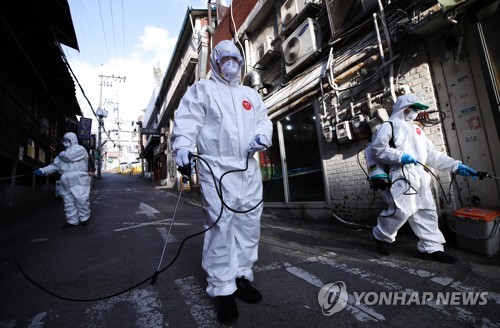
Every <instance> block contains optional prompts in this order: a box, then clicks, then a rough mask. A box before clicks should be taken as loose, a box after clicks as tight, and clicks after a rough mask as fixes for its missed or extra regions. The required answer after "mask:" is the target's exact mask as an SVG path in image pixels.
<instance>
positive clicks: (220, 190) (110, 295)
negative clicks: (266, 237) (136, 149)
mask: <svg viewBox="0 0 500 328" xmlns="http://www.w3.org/2000/svg"><path fill="white" fill-rule="evenodd" d="M264 147H265V148H266V151H267V153H268V155H269V159H270V161H271V180H272V177H273V166H272V159H271V154H270V151H269V148H268V147H266V146H264ZM193 156H194V157H197V158H198V159H200V160H202V161H203V162H204V163H205V164H207V167H208V169H209V170H210V173H211V175H212V178H213V179H214V184H215V189H216V190H217V194H218V195H219V197H220V199H221V209H220V213H219V217H218V218H217V220H215V221H214V223H212V224H211V225H210V226H209V227H208V228H206V229H204V230H203V231H200V232H197V233H194V234H192V235H189V236H187V237H186V238H184V239H183V240H182V242H181V244H180V245H179V249H178V250H177V253H176V254H175V257H174V258H173V259H172V260H171V261H170V263H169V264H167V265H166V266H165V267H164V268H163V269H161V270H157V271H155V273H154V274H152V275H151V276H149V277H147V278H145V279H143V280H142V281H140V282H138V283H136V284H135V285H133V286H131V287H128V288H126V289H124V290H122V291H119V292H116V293H113V294H109V295H106V296H102V297H96V298H87V299H79V298H72V297H67V296H62V295H59V294H57V293H55V292H52V291H50V290H49V289H47V288H45V287H43V286H42V285H40V284H39V283H37V282H36V281H35V280H33V279H32V278H31V277H30V276H29V275H28V274H27V273H26V272H25V271H24V269H23V268H22V266H21V264H20V263H19V261H18V259H17V256H16V254H15V252H14V250H13V249H12V247H11V246H10V244H9V241H8V240H7V238H5V236H4V235H3V233H2V232H1V231H0V236H1V237H2V240H3V241H4V243H5V244H6V245H7V248H8V249H9V252H10V254H11V256H12V258H13V260H14V263H15V265H16V267H17V269H18V270H19V272H21V274H22V275H23V276H24V277H25V278H26V279H27V280H28V281H29V282H31V283H32V284H33V285H34V286H36V287H38V288H39V289H41V290H42V291H44V292H46V293H47V294H50V295H52V296H54V297H56V298H59V299H62V300H66V301H73V302H96V301H102V300H105V299H109V298H113V297H115V296H118V295H121V294H124V293H126V292H129V291H131V290H132V289H135V288H137V287H139V286H140V285H142V284H144V283H146V282H147V281H151V283H152V284H153V283H154V282H156V279H158V276H159V274H160V273H162V272H164V271H165V270H167V269H168V268H170V267H171V266H172V265H173V264H174V262H175V261H176V260H177V258H178V257H179V255H180V253H181V250H182V246H184V243H185V242H186V241H187V240H188V239H190V238H193V237H196V236H198V235H201V234H203V233H205V232H207V231H208V230H210V229H212V228H213V227H214V226H215V225H216V224H217V223H218V222H219V220H220V218H221V217H222V213H223V211H224V207H227V208H228V209H229V210H230V211H232V212H236V213H247V212H250V211H253V210H254V209H255V208H257V207H258V206H259V205H260V204H261V203H262V202H263V199H262V200H261V201H260V202H258V203H257V204H256V205H255V206H253V207H252V208H250V209H248V210H245V211H236V210H234V209H232V208H231V207H229V206H228V205H227V204H226V203H225V202H224V200H223V193H222V178H223V177H224V176H225V175H226V174H229V173H234V172H243V171H246V170H247V169H248V159H249V158H250V153H248V155H247V159H246V165H245V168H244V169H237V170H231V171H227V172H225V173H224V174H223V175H222V176H221V177H220V178H219V188H217V181H216V178H215V175H214V172H213V170H212V168H211V167H210V165H209V164H208V163H207V162H206V161H205V160H204V159H203V158H201V157H200V156H198V155H193ZM270 186H271V184H269V186H268V188H267V190H266V193H267V191H269V187H270ZM153 281H154V282H153Z"/></svg>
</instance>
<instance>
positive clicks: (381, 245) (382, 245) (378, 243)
mask: <svg viewBox="0 0 500 328" xmlns="http://www.w3.org/2000/svg"><path fill="white" fill-rule="evenodd" d="M373 239H375V248H376V249H377V252H379V253H380V254H382V255H389V254H390V252H389V248H390V246H391V243H388V242H386V241H382V240H378V239H377V238H375V237H373Z"/></svg>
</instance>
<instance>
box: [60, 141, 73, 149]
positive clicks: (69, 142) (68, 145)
mask: <svg viewBox="0 0 500 328" xmlns="http://www.w3.org/2000/svg"><path fill="white" fill-rule="evenodd" d="M61 143H62V145H63V146H64V148H69V147H71V141H69V140H68V139H63V140H62V141H61Z"/></svg>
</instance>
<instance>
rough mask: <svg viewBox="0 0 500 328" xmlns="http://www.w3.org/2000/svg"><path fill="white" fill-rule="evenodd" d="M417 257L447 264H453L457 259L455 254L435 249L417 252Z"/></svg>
mask: <svg viewBox="0 0 500 328" xmlns="http://www.w3.org/2000/svg"><path fill="white" fill-rule="evenodd" d="M418 257H419V258H421V259H423V260H429V261H436V262H441V263H448V264H455V263H457V262H458V259H457V258H456V257H455V256H452V255H449V254H446V253H445V252H443V251H437V252H433V253H424V252H419V254H418Z"/></svg>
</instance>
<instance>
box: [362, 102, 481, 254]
mask: <svg viewBox="0 0 500 328" xmlns="http://www.w3.org/2000/svg"><path fill="white" fill-rule="evenodd" d="M427 108H429V107H428V106H427V105H423V104H421V103H420V101H419V99H418V98H417V96H416V95H414V94H406V95H402V96H400V97H398V98H397V100H396V103H395V104H394V107H393V111H392V114H391V116H390V118H389V121H391V122H392V126H393V127H392V128H391V125H390V124H389V123H383V124H382V125H381V126H380V128H379V129H378V130H377V132H376V133H375V135H374V138H373V142H372V145H371V147H372V151H373V154H374V156H375V158H376V159H377V160H378V161H379V162H381V163H383V164H388V165H389V176H390V179H391V181H392V185H391V187H390V190H389V189H387V190H381V191H379V192H380V193H381V195H382V198H383V199H384V201H385V202H386V203H387V204H388V208H387V209H386V210H384V211H383V212H382V213H381V214H380V215H379V217H378V220H377V225H376V226H375V227H374V228H373V237H374V238H375V241H376V247H377V250H378V252H379V253H381V254H383V255H389V245H390V244H391V243H392V242H394V241H395V239H396V235H397V233H398V230H399V228H401V227H402V226H403V225H404V224H405V223H406V221H408V222H409V223H410V226H411V228H412V230H413V232H414V233H415V234H416V235H417V237H418V238H419V241H418V243H417V249H418V251H419V253H418V256H419V257H420V258H423V259H428V260H434V261H439V262H443V263H456V262H457V258H456V257H454V256H451V255H449V254H447V253H445V252H444V248H443V244H444V243H445V242H446V241H445V239H444V237H443V234H442V233H441V231H440V230H439V222H438V215H437V210H436V204H435V202H434V198H433V195H432V191H431V188H430V182H431V181H430V179H431V177H430V175H429V174H428V173H427V172H426V171H425V170H424V166H422V165H421V164H424V165H426V166H429V167H431V168H434V169H437V170H441V171H448V172H457V173H459V174H460V175H464V176H468V175H474V174H475V173H476V171H474V170H473V169H471V168H469V167H467V166H466V165H464V164H462V163H461V162H460V161H457V160H454V159H453V158H451V157H449V156H447V155H446V154H444V153H442V152H440V151H437V150H436V149H435V148H434V145H433V144H432V142H431V141H430V140H429V139H428V138H427V137H426V136H425V133H424V131H423V129H422V128H421V127H420V126H418V125H417V124H414V122H413V121H414V120H415V119H416V117H417V115H418V111H419V110H425V109H427ZM392 137H393V138H394V139H393V140H394V144H395V148H392V147H390V145H389V141H390V140H391V138H392Z"/></svg>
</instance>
